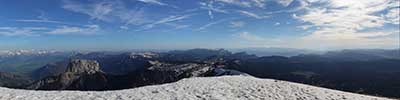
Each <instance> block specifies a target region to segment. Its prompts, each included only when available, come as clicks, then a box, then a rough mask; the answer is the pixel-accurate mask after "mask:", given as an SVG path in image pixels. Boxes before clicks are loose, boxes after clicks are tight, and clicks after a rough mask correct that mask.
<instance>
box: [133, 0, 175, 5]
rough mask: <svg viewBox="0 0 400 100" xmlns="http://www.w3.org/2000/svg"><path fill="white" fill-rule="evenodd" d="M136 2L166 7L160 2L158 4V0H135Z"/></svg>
mask: <svg viewBox="0 0 400 100" xmlns="http://www.w3.org/2000/svg"><path fill="white" fill-rule="evenodd" d="M137 1H140V2H144V3H149V4H157V5H161V6H166V5H168V4H165V3H162V2H160V1H158V0H137Z"/></svg>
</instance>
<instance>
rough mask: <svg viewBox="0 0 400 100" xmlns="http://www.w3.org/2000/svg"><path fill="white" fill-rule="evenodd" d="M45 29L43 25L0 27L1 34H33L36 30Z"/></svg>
mask: <svg viewBox="0 0 400 100" xmlns="http://www.w3.org/2000/svg"><path fill="white" fill-rule="evenodd" d="M43 30H47V28H45V27H0V35H3V36H34V35H35V33H36V32H37V31H43Z"/></svg>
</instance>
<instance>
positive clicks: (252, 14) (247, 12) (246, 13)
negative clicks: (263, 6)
mask: <svg viewBox="0 0 400 100" xmlns="http://www.w3.org/2000/svg"><path fill="white" fill-rule="evenodd" d="M238 12H239V13H241V14H243V15H246V16H249V17H253V18H256V19H265V18H269V16H262V15H257V14H255V13H252V12H249V11H244V10H238Z"/></svg>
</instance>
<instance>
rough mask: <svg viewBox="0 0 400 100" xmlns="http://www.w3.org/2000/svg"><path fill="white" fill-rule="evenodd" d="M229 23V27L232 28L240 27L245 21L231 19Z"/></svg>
mask: <svg viewBox="0 0 400 100" xmlns="http://www.w3.org/2000/svg"><path fill="white" fill-rule="evenodd" d="M230 24H231V25H230V27H232V28H241V27H243V26H244V25H245V24H246V23H245V22H243V21H231V22H230Z"/></svg>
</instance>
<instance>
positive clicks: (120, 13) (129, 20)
mask: <svg viewBox="0 0 400 100" xmlns="http://www.w3.org/2000/svg"><path fill="white" fill-rule="evenodd" d="M147 2H150V1H147ZM63 8H64V9H66V10H69V11H73V12H77V13H81V14H86V15H88V16H89V17H90V18H91V19H92V20H100V21H105V22H112V23H124V24H125V25H126V26H127V25H140V24H144V23H148V22H149V19H148V18H147V16H145V13H144V11H143V10H142V9H141V7H138V8H135V9H128V8H127V7H126V5H125V4H124V2H123V1H120V0H112V1H111V0H110V1H100V2H98V1H91V2H89V3H81V2H78V1H71V0H63Z"/></svg>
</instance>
